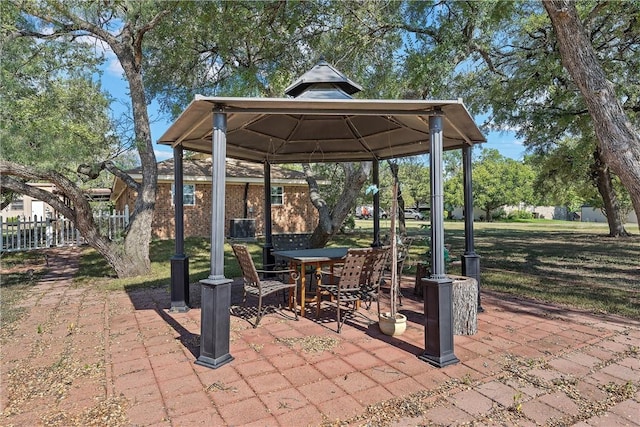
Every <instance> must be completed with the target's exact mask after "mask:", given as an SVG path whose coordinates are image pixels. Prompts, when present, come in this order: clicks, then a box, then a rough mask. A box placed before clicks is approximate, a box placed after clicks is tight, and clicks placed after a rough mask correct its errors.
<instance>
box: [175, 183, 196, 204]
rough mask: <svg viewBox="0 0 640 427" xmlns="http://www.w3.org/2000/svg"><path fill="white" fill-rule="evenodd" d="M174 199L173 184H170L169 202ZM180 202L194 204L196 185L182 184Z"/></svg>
mask: <svg viewBox="0 0 640 427" xmlns="http://www.w3.org/2000/svg"><path fill="white" fill-rule="evenodd" d="M174 201H175V186H174V184H171V203H174ZM182 204H183V205H184V206H195V204H196V186H195V184H184V185H183V186H182Z"/></svg>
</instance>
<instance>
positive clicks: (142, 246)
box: [111, 26, 158, 274]
mask: <svg viewBox="0 0 640 427" xmlns="http://www.w3.org/2000/svg"><path fill="white" fill-rule="evenodd" d="M126 31H130V28H129V27H128V26H125V29H124V30H123V32H126ZM137 36H139V37H141V35H137ZM123 39H124V40H126V41H131V40H134V37H133V36H131V37H123ZM111 47H112V49H113V51H114V52H115V53H116V55H117V56H118V59H119V60H120V63H121V64H122V68H123V69H124V73H125V76H126V78H127V82H128V83H129V92H130V96H131V103H132V104H131V105H132V110H133V123H134V133H135V136H136V148H137V151H138V154H139V155H140V163H141V170H142V182H140V185H139V188H138V194H137V197H136V201H135V205H134V209H133V212H132V214H131V219H130V221H129V228H128V229H127V235H126V237H125V240H124V252H125V253H126V255H127V256H128V257H130V259H131V262H133V263H136V264H137V265H138V268H137V270H138V271H140V272H141V274H144V273H146V272H148V271H149V270H150V268H151V261H150V260H149V246H150V244H151V230H152V229H151V226H152V222H153V213H154V209H155V203H156V195H157V187H158V165H157V163H156V156H155V153H154V151H153V141H152V139H151V128H150V127H149V115H148V111H147V100H146V95H145V91H144V84H143V81H142V71H141V64H140V61H141V58H142V52H141V51H139V50H140V49H141V47H140V45H138V46H137V47H136V46H135V43H133V42H132V43H127V42H121V43H117V44H115V45H112V46H111ZM136 49H137V50H136Z"/></svg>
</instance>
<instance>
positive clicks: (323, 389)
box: [0, 250, 640, 426]
mask: <svg viewBox="0 0 640 427" xmlns="http://www.w3.org/2000/svg"><path fill="white" fill-rule="evenodd" d="M77 260H78V252H76V251H74V250H67V251H61V252H56V253H55V256H52V257H50V259H49V264H50V266H51V273H50V274H49V275H47V276H46V277H45V278H44V279H43V280H42V281H40V282H39V283H37V284H36V285H34V286H33V288H32V290H31V292H29V294H28V295H26V296H25V298H24V300H23V302H22V304H21V305H22V307H23V308H24V310H25V315H24V316H23V317H22V319H21V320H20V321H19V322H18V323H17V325H15V330H13V332H12V338H11V341H10V342H3V343H2V348H1V349H0V361H1V370H0V382H1V384H2V396H1V400H0V411H1V412H0V425H3V426H11V425H15V426H26V425H60V426H66V425H110V426H118V425H140V426H153V425H163V426H189V425H206V426H213V425H220V426H223V425H260V426H271V425H273V426H276V425H281V426H304V425H311V426H318V425H354V426H355V425H371V426H378V425H393V426H417V425H447V426H449V425H487V426H488V425H519V426H529V425H530V426H534V425H549V426H551V425H553V426H558V425H575V426H638V425H640V393H639V391H638V390H639V387H640V375H639V372H640V362H639V356H638V352H639V351H640V323H639V322H635V321H631V320H629V319H623V318H618V317H614V316H601V315H595V314H592V313H587V312H584V311H579V310H570V309H566V308H561V307H557V306H553V305H546V304H540V303H533V302H531V301H526V300H505V299H503V298H501V297H499V296H496V295H492V294H490V293H484V294H483V296H482V298H483V299H482V305H483V307H484V308H485V312H484V313H481V314H479V316H478V317H479V324H478V329H479V332H478V333H477V334H476V335H473V336H456V337H455V354H456V356H457V357H458V358H459V359H460V363H459V364H456V365H453V366H449V367H446V368H443V369H437V368H434V367H432V366H430V365H428V364H426V363H424V362H422V361H420V360H419V359H418V358H417V357H416V355H417V354H419V353H421V352H422V351H423V349H424V328H423V326H422V324H421V322H422V302H421V301H419V300H416V299H414V298H412V286H413V283H412V280H410V279H409V278H406V281H405V283H403V286H404V288H405V291H404V294H405V295H406V297H405V298H404V305H403V307H402V312H404V313H405V314H406V315H407V316H408V318H409V326H408V329H407V331H406V333H405V334H403V335H402V336H400V337H398V338H389V337H386V336H384V335H382V334H381V333H380V332H379V331H378V327H377V324H370V325H369V324H367V323H366V322H365V321H364V320H363V319H356V321H355V322H351V321H347V322H346V324H345V326H344V327H343V331H342V333H341V334H337V333H335V331H334V328H335V321H334V320H333V319H332V318H331V314H332V311H331V309H330V308H326V309H325V310H323V313H322V315H321V317H320V319H319V320H316V319H315V316H313V314H314V311H315V310H311V311H312V313H311V315H310V316H309V318H304V319H302V318H301V319H300V320H299V321H294V320H290V319H287V318H285V317H283V316H281V315H280V314H278V313H272V314H268V315H267V316H265V317H264V319H263V321H262V323H261V325H260V326H259V327H258V328H257V329H253V328H252V327H251V325H250V324H249V322H248V321H247V320H246V319H245V318H244V317H246V316H245V315H246V314H247V313H249V314H250V312H249V311H246V310H242V309H241V308H236V309H235V311H234V312H235V313H236V314H237V315H232V317H231V351H230V352H231V355H232V356H233V357H234V358H235V359H234V360H233V361H232V362H231V363H229V364H228V365H225V366H223V367H221V368H220V369H217V370H212V369H208V368H205V367H202V366H198V365H195V364H194V363H193V362H194V360H195V358H196V357H197V355H198V351H199V333H200V310H199V308H198V307H199V289H198V286H197V285H194V286H192V289H191V293H192V298H191V299H192V306H194V308H192V309H191V310H190V311H189V312H187V313H169V311H168V307H169V305H170V295H169V292H168V290H167V289H144V290H135V291H131V292H122V291H102V290H98V289H93V288H91V287H88V286H75V285H74V284H73V281H72V280H71V277H72V275H73V274H74V272H75V271H76V268H77ZM251 302H252V301H251V300H250V303H251ZM327 307H328V306H327ZM363 311H364V310H363ZM364 312H365V313H366V311H364ZM284 313H285V314H287V313H288V312H287V311H284ZM368 315H369V316H370V317H371V318H372V319H373V318H374V314H373V313H368Z"/></svg>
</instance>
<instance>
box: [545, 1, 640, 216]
mask: <svg viewBox="0 0 640 427" xmlns="http://www.w3.org/2000/svg"><path fill="white" fill-rule="evenodd" d="M543 4H544V7H545V9H546V10H547V13H548V15H549V17H550V18H551V23H552V25H553V28H554V30H555V33H556V36H557V39H558V47H559V49H560V56H561V58H562V64H563V65H564V67H565V68H566V69H567V71H568V72H569V74H570V75H571V77H572V78H573V80H574V82H575V83H576V85H577V86H578V87H579V88H580V92H581V93H582V96H583V97H584V100H585V103H586V105H587V108H588V110H589V114H590V115H591V118H592V119H593V124H594V127H595V132H596V135H597V137H598V144H599V146H600V148H601V150H602V156H603V158H604V160H605V162H606V163H607V165H608V166H609V167H610V168H611V170H613V172H614V173H615V174H616V175H618V176H619V177H620V181H622V184H623V185H624V187H625V188H626V189H627V191H628V192H629V195H630V196H631V200H632V202H633V208H634V210H635V212H636V215H637V216H638V218H640V133H639V132H638V131H637V129H634V128H633V125H632V123H631V120H629V118H628V117H627V115H626V114H625V112H624V110H623V108H622V105H621V104H620V101H619V100H618V99H617V98H616V94H615V90H614V88H613V85H612V83H611V82H610V81H609V80H607V77H606V75H605V73H604V70H603V69H602V67H601V66H600V63H599V62H598V58H597V56H596V54H595V51H594V49H593V46H592V45H591V42H590V40H589V38H588V36H587V33H586V31H585V28H584V27H583V25H582V23H581V22H580V19H579V17H578V13H577V10H576V7H575V4H574V2H573V1H571V0H545V1H543ZM638 227H639V228H640V223H639V224H638Z"/></svg>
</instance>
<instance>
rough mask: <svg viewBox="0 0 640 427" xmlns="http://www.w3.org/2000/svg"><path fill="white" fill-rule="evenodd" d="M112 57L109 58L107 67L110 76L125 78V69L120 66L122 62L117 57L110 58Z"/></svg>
mask: <svg viewBox="0 0 640 427" xmlns="http://www.w3.org/2000/svg"><path fill="white" fill-rule="evenodd" d="M109 56H110V55H108V56H107V60H108V63H107V67H106V71H107V73H109V74H112V75H114V76H116V77H123V75H124V69H123V68H122V65H121V64H120V61H118V58H116V56H115V55H113V57H111V58H109Z"/></svg>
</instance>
